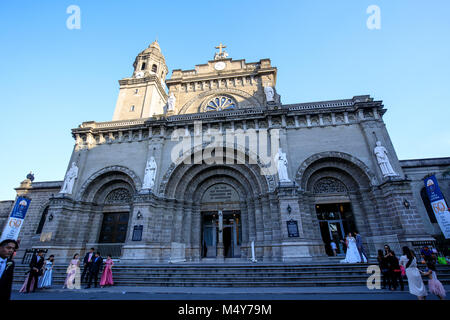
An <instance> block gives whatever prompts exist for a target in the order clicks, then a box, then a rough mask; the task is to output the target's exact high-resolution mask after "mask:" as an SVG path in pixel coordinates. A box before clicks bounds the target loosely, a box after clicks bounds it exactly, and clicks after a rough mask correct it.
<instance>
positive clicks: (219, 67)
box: [214, 61, 226, 71]
mask: <svg viewBox="0 0 450 320" xmlns="http://www.w3.org/2000/svg"><path fill="white" fill-rule="evenodd" d="M225 67H226V64H225V62H223V61H219V62H217V63H216V64H215V65H214V69H216V70H218V71H220V70H223V69H225Z"/></svg>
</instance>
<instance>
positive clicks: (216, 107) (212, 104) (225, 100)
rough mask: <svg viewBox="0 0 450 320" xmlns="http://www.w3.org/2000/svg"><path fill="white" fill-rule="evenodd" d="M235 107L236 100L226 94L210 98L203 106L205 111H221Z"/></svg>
mask: <svg viewBox="0 0 450 320" xmlns="http://www.w3.org/2000/svg"><path fill="white" fill-rule="evenodd" d="M234 108H236V102H235V101H234V100H233V99H231V98H229V97H226V96H219V97H215V98H213V99H211V100H210V101H209V102H208V104H207V105H206V107H205V110H206V111H221V110H228V109H234Z"/></svg>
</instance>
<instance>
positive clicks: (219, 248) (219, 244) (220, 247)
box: [217, 210, 224, 260]
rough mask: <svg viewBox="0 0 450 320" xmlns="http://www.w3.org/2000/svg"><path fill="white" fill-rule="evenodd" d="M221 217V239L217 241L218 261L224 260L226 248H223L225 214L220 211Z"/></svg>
mask: <svg viewBox="0 0 450 320" xmlns="http://www.w3.org/2000/svg"><path fill="white" fill-rule="evenodd" d="M218 215H219V239H218V241H217V260H223V259H224V256H223V254H224V248H223V213H222V210H219V211H218Z"/></svg>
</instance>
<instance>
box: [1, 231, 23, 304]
mask: <svg viewBox="0 0 450 320" xmlns="http://www.w3.org/2000/svg"><path fill="white" fill-rule="evenodd" d="M18 248H19V245H18V244H17V242H16V241H15V240H12V239H6V240H3V241H2V242H0V301H5V300H9V299H10V298H11V287H12V281H13V275H14V261H13V260H12V255H13V254H14V252H15V251H16V250H17V249H18Z"/></svg>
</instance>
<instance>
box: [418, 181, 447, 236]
mask: <svg viewBox="0 0 450 320" xmlns="http://www.w3.org/2000/svg"><path fill="white" fill-rule="evenodd" d="M424 183H425V188H426V190H427V194H428V199H430V204H431V208H432V209H433V212H434V215H435V216H436V220H437V222H438V224H439V227H440V228H441V230H442V233H443V234H444V236H445V238H446V239H450V211H449V209H448V205H447V203H446V202H445V199H444V195H443V194H442V192H441V189H440V188H439V184H438V182H437V179H436V177H435V176H434V175H432V176H429V177H428V178H425V179H424Z"/></svg>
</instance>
